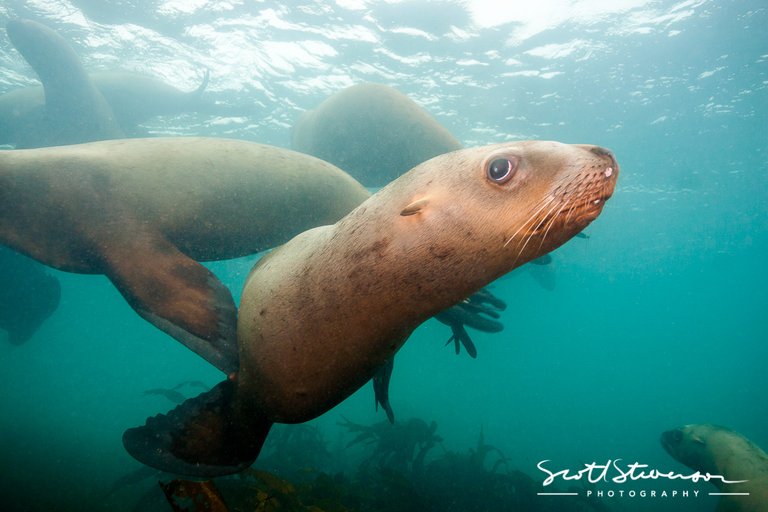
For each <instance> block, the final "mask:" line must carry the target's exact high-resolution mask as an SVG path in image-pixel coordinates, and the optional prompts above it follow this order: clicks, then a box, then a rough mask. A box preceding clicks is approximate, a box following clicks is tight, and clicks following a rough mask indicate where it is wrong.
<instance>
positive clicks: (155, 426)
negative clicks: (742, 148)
mask: <svg viewBox="0 0 768 512" xmlns="http://www.w3.org/2000/svg"><path fill="white" fill-rule="evenodd" d="M505 171H508V172H506V174H505ZM617 172H618V169H617V167H616V163H615V160H614V159H613V157H612V156H611V155H610V153H608V152H607V151H606V150H603V149H601V148H597V147H593V146H567V145H563V144H559V143H553V142H521V143H511V144H501V145H496V146H489V147H485V148H472V149H466V150H462V151H457V152H454V153H449V154H446V155H442V156H440V157H437V158H434V159H432V160H429V161H427V162H425V163H423V164H421V165H419V166H417V167H416V168H414V169H412V170H411V171H409V172H408V173H406V174H405V175H403V176H402V177H400V178H399V179H397V180H395V181H394V182H392V183H391V184H390V185H388V186H387V187H385V188H384V189H382V190H381V191H379V192H378V193H376V194H374V195H373V196H372V197H371V198H370V199H368V200H367V201H366V202H365V203H363V204H362V205H360V206H359V207H358V208H356V209H355V210H354V211H352V212H351V213H350V214H349V215H347V216H346V217H344V218H343V219H342V220H340V221H339V222H337V223H336V224H334V225H332V226H324V227H320V228H316V229H313V230H310V231H308V232H304V233H302V234H300V235H298V236H297V237H296V238H294V239H293V240H291V241H290V242H288V243H287V244H285V245H284V246H282V247H280V248H278V249H276V250H275V251H273V252H272V253H270V255H269V256H267V257H265V258H263V259H262V260H261V261H260V262H259V263H258V264H257V265H256V267H254V269H253V271H252V272H251V275H250V276H249V278H248V280H247V282H246V285H245V287H244V289H243V293H242V298H241V302H240V315H239V321H238V345H239V348H240V370H239V372H238V374H237V377H236V378H235V379H234V380H231V381H228V382H224V383H222V384H219V386H217V388H214V390H213V391H211V392H209V393H207V394H204V395H201V396H200V397H198V398H197V399H193V400H190V401H188V402H185V403H184V404H182V405H181V406H179V407H178V408H177V409H175V410H174V411H172V412H171V413H169V414H168V415H167V416H159V417H156V418H151V419H150V420H148V422H147V425H146V426H145V427H140V428H137V429H131V430H129V431H127V432H126V434H125V436H124V442H125V444H126V447H127V449H128V451H129V452H130V453H131V454H133V455H134V456H135V457H137V458H138V459H139V460H142V461H143V462H145V463H147V464H150V465H154V466H156V467H160V468H163V469H167V470H171V471H175V472H181V473H189V474H199V475H213V474H222V473H227V472H230V473H231V472H235V471H239V470H241V469H243V468H244V467H246V466H247V465H249V464H250V463H251V462H252V460H253V459H254V458H255V457H256V455H257V454H258V451H259V449H260V446H261V443H262V442H263V436H265V435H266V432H267V431H268V430H269V426H270V425H271V423H272V422H276V421H279V422H300V421H305V420H308V419H310V418H313V417H315V416H318V415H319V414H322V413H323V412H325V411H327V410H328V409H330V408H331V407H333V406H334V405H336V404H338V403H339V402H341V401H342V400H344V399H345V398H346V397H347V396H349V395H350V394H351V393H352V392H354V391H355V390H356V389H357V388H359V387H360V386H361V385H362V384H363V383H365V382H366V381H367V380H369V379H370V378H371V377H372V376H373V374H374V373H375V372H376V371H377V369H378V368H379V367H380V366H381V365H383V364H384V363H385V362H386V361H387V360H389V358H391V356H392V355H393V354H394V353H395V352H396V351H397V350H398V349H399V348H400V346H401V345H402V344H403V343H404V342H405V340H406V339H407V337H408V336H409V335H410V333H411V332H412V330H413V329H415V328H416V327H417V326H418V325H419V324H420V323H422V322H423V321H425V320H426V319H428V318H429V317H431V316H432V315H434V314H435V313H437V312H439V311H441V310H444V309H445V308H447V307H449V306H452V305H453V304H456V303H457V302H459V301H461V300H462V299H464V298H465V297H468V296H469V295H471V294H472V293H474V292H476V291H477V290H479V289H480V288H482V287H483V286H485V285H486V284H488V283H489V282H491V281H492V280H494V279H496V278H497V277H499V276H500V275H502V274H504V273H506V272H508V271H510V270H512V269H513V268H515V267H517V266H519V265H522V264H524V263H526V262H527V261H530V260H531V259H533V258H536V257H538V256H541V255H542V254H544V253H546V252H549V251H550V250H552V249H554V248H555V247H557V246H559V245H560V244H562V243H564V242H565V241H566V240H568V239H569V238H570V237H572V236H573V235H575V234H576V233H578V232H579V231H581V230H582V229H583V228H584V227H585V226H586V225H587V224H589V222H591V221H592V220H593V219H594V218H595V217H597V215H598V214H599V212H600V211H601V210H602V207H603V203H604V201H605V200H606V199H607V198H608V197H609V196H610V195H611V193H612V191H613V187H614V184H615V180H616V175H617ZM491 175H493V176H496V177H498V176H502V179H501V180H499V181H495V179H494V180H493V181H492V180H491V178H489V176H491ZM195 432H207V434H206V436H205V440H202V439H198V438H196V437H194V434H193V433H195Z"/></svg>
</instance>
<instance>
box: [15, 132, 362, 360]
mask: <svg viewBox="0 0 768 512" xmlns="http://www.w3.org/2000/svg"><path fill="white" fill-rule="evenodd" d="M368 196H369V193H368V192H367V191H366V190H365V189H364V188H363V187H362V186H360V184H358V183H357V182H356V181H354V180H353V179H352V178H350V177H349V176H348V175H346V174H345V173H344V172H342V171H341V170H339V169H337V168H336V167H334V166H332V165H330V164H328V163H326V162H322V161H320V160H318V159H316V158H312V157H310V156H307V155H302V154H300V153H296V152H293V151H290V150H285V149H280V148H275V147H271V146H264V145H261V144H255V143H250V142H244V141H236V140H227V139H210V138H157V139H126V140H111V141H102V142H94V143H89V144H80V145H73V146H62V147H52V148H40V149H32V150H17V151H3V152H0V242H2V243H5V244H6V245H9V246H10V247H12V248H14V249H16V250H18V251H20V252H23V253H25V254H27V255H29V256H31V257H33V258H35V259H37V260H38V261H40V262H42V263H45V264H47V265H50V266H52V267H55V268H58V269H61V270H66V271H70V272H79V273H102V274H106V275H107V276H108V277H109V278H110V279H111V280H112V281H113V283H115V285H116V286H117V287H118V289H119V290H120V291H121V292H122V293H123V295H124V296H125V297H126V299H127V300H128V301H129V302H130V303H131V305H132V306H133V307H134V308H135V309H136V310H137V311H138V312H139V313H140V314H142V316H144V317H145V318H147V319H148V320H150V321H151V322H153V323H155V324H156V325H157V326H158V327H160V328H161V329H164V330H166V331H167V332H169V333H170V334H171V335H173V336H174V337H176V338H178V339H180V340H181V341H183V342H184V343H185V344H187V345H188V346H189V345H190V342H189V341H187V340H185V336H186V334H185V333H192V335H193V336H194V337H196V338H202V339H204V340H211V339H214V340H216V339H220V338H221V337H222V336H223V337H225V338H231V339H229V340H228V342H227V343H230V344H231V345H232V347H234V321H235V316H234V303H233V301H232V299H231V296H230V294H229V291H228V290H226V289H225V288H224V287H223V285H221V283H219V282H218V280H216V279H215V277H214V276H213V275H212V274H210V272H209V271H207V270H206V269H205V268H204V267H202V266H201V265H200V264H199V263H197V262H196V261H205V260H218V259H226V258H234V257H238V256H243V255H247V254H252V253H255V252H258V251H260V250H263V249H267V248H271V247H273V246H275V245H278V244H280V243H283V242H285V241H287V240H289V239H290V238H291V237H292V236H294V235H296V234H297V233H300V232H301V231H304V230H306V229H308V228H311V227H314V226H318V225H322V224H329V223H333V222H335V221H336V220H338V219H339V218H341V217H342V216H343V215H344V214H345V213H347V212H348V211H350V210H351V209H353V208H354V207H355V206H357V205H358V204H360V203H361V202H362V201H363V200H365V199H366V198H367V197H368ZM161 291H162V293H161ZM178 329H181V331H179V330H178ZM198 341H199V340H198ZM194 343H197V342H194ZM200 343H202V345H201V347H205V342H200ZM193 350H195V351H196V352H198V353H201V352H200V350H198V349H197V348H193ZM204 350H207V349H205V348H204ZM201 355H203V357H205V358H206V359H209V357H213V358H215V359H216V358H218V357H219V355H217V354H215V353H213V354H206V353H201ZM224 359H227V358H226V357H223V359H221V360H219V361H218V364H217V363H214V364H216V365H217V366H218V367H220V368H222V369H224V370H225V371H233V370H234V369H236V362H232V363H231V364H232V365H234V366H227V367H226V368H225V367H223V366H222V365H223V364H224ZM209 360H211V359H209Z"/></svg>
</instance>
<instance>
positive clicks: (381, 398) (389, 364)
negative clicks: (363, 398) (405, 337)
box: [373, 356, 395, 423]
mask: <svg viewBox="0 0 768 512" xmlns="http://www.w3.org/2000/svg"><path fill="white" fill-rule="evenodd" d="M394 366H395V356H392V357H390V358H389V359H387V360H386V361H385V362H384V364H383V365H381V367H379V370H378V371H377V372H376V375H374V376H373V395H374V397H375V399H376V410H377V411H378V410H379V405H381V408H382V409H384V412H386V413H387V419H388V420H389V422H390V423H394V422H395V413H394V411H392V406H391V405H389V381H390V379H391V377H392V369H393V368H394Z"/></svg>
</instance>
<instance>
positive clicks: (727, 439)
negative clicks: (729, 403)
mask: <svg viewBox="0 0 768 512" xmlns="http://www.w3.org/2000/svg"><path fill="white" fill-rule="evenodd" d="M661 445H662V446H663V447H664V449H665V450H666V451H667V453H669V454H670V455H671V456H672V458H674V459H675V460H677V461H678V462H681V463H683V464H685V465H686V466H688V467H689V468H691V469H693V470H695V471H700V472H701V473H702V474H704V473H709V474H710V475H720V476H722V477H723V478H725V479H726V480H728V481H731V482H734V481H742V480H743V482H739V483H731V484H729V483H724V482H723V481H722V480H720V479H716V478H715V479H711V480H710V482H711V483H712V484H714V485H715V486H716V487H717V488H718V489H719V491H720V492H724V493H736V494H733V495H730V496H723V497H722V499H721V500H720V503H719V504H718V506H717V511H718V512H726V511H728V512H766V511H768V455H766V453H765V452H764V451H763V450H761V449H760V447H758V446H757V445H756V444H754V443H753V442H752V441H750V440H749V439H747V438H746V437H744V436H742V435H741V434H739V433H737V432H734V431H733V430H730V429H728V428H725V427H720V426H717V425H709V424H694V425H685V426H682V427H679V428H676V429H674V430H668V431H666V432H664V433H662V434H661Z"/></svg>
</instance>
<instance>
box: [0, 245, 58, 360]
mask: <svg viewBox="0 0 768 512" xmlns="http://www.w3.org/2000/svg"><path fill="white" fill-rule="evenodd" d="M60 297H61V285H60V284H59V280H58V279H56V278H55V277H53V276H52V275H50V274H48V273H47V272H46V271H45V267H43V266H42V265H40V264H39V263H38V262H36V261H34V260H31V259H29V258H27V257H26V256H24V255H22V254H19V253H18V252H16V251H12V250H11V249H9V248H8V247H5V246H3V245H0V329H3V330H5V331H7V332H8V341H10V342H11V343H12V344H14V345H21V344H22V343H24V342H26V341H28V340H29V339H30V338H31V337H32V335H33V334H34V333H35V331H37V329H38V328H39V327H40V325H41V324H42V323H43V321H45V319H46V318H48V317H49V316H51V314H53V312H54V311H56V308H57V307H58V306H59V299H60Z"/></svg>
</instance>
